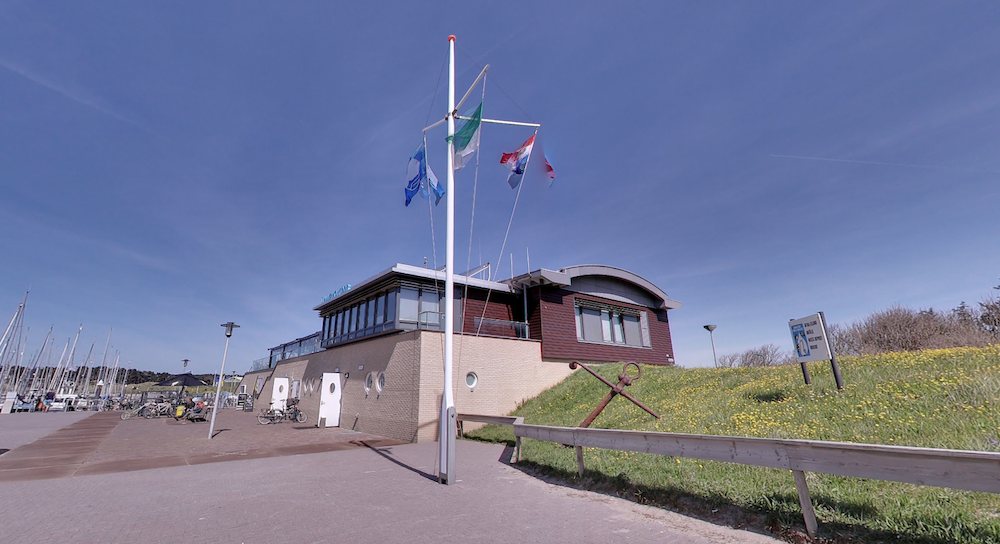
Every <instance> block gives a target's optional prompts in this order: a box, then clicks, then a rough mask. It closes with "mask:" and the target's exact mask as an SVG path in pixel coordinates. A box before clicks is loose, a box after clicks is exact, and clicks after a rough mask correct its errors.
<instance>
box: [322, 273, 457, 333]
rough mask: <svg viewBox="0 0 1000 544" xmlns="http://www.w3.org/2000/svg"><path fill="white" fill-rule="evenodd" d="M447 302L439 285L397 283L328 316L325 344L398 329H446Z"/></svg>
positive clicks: (324, 327)
mask: <svg viewBox="0 0 1000 544" xmlns="http://www.w3.org/2000/svg"><path fill="white" fill-rule="evenodd" d="M443 303H444V292H443V290H441V289H437V288H435V287H427V286H425V287H423V288H416V287H397V288H393V289H389V290H387V291H383V292H381V293H377V294H374V295H372V296H370V297H368V298H367V299H365V300H361V301H358V302H357V303H355V304H353V305H351V306H349V307H347V308H344V309H342V310H340V311H338V312H336V313H334V314H333V315H330V316H327V317H326V318H324V319H323V345H324V346H330V345H333V344H339V343H341V342H346V341H349V340H356V339H358V338H364V337H366V336H370V335H373V334H378V333H381V332H384V331H389V330H394V329H404V330H406V329H417V328H420V329H425V330H443V329H444V314H443V313H442V312H441V309H442V305H443ZM456 306H457V304H456Z"/></svg>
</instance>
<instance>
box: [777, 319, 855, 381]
mask: <svg viewBox="0 0 1000 544" xmlns="http://www.w3.org/2000/svg"><path fill="white" fill-rule="evenodd" d="M788 330H789V331H790V332H791V333H792V344H793V345H794V346H795V356H796V358H798V360H799V364H800V365H802V377H803V378H805V380H806V385H809V384H811V383H812V380H810V378H809V368H808V367H807V366H806V363H811V362H813V361H827V360H828V361H830V366H832V367H833V379H834V380H836V382H837V389H843V388H844V380H843V379H841V377H840V367H839V366H838V365H837V356H836V355H835V354H834V353H833V350H832V349H831V348H830V339H829V338H828V337H827V333H826V317H824V316H823V312H819V313H815V314H813V315H807V316H806V317H802V318H799V319H792V320H790V321H789V322H788Z"/></svg>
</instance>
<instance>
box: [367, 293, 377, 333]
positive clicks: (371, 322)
mask: <svg viewBox="0 0 1000 544" xmlns="http://www.w3.org/2000/svg"><path fill="white" fill-rule="evenodd" d="M367 306H368V310H367V312H366V315H367V316H368V317H366V318H365V328H366V329H370V328H372V327H374V326H375V299H374V298H370V299H368V304H367Z"/></svg>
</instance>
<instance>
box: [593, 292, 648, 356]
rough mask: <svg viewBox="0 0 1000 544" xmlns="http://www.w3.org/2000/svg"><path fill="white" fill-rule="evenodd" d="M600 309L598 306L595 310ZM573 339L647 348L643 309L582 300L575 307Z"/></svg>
mask: <svg viewBox="0 0 1000 544" xmlns="http://www.w3.org/2000/svg"><path fill="white" fill-rule="evenodd" d="M598 308H600V309H598ZM576 338H577V340H579V341H583V342H601V343H604V344H619V345H626V346H634V347H647V348H648V347H650V335H649V324H648V322H647V320H646V315H645V312H640V311H637V310H633V309H631V308H620V309H619V308H617V307H614V306H610V307H608V306H607V305H604V304H594V305H593V306H591V303H587V302H585V303H584V304H583V305H581V306H577V307H576Z"/></svg>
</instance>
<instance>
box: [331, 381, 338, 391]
mask: <svg viewBox="0 0 1000 544" xmlns="http://www.w3.org/2000/svg"><path fill="white" fill-rule="evenodd" d="M336 391H337V382H330V392H331V393H334V392H336Z"/></svg>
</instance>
